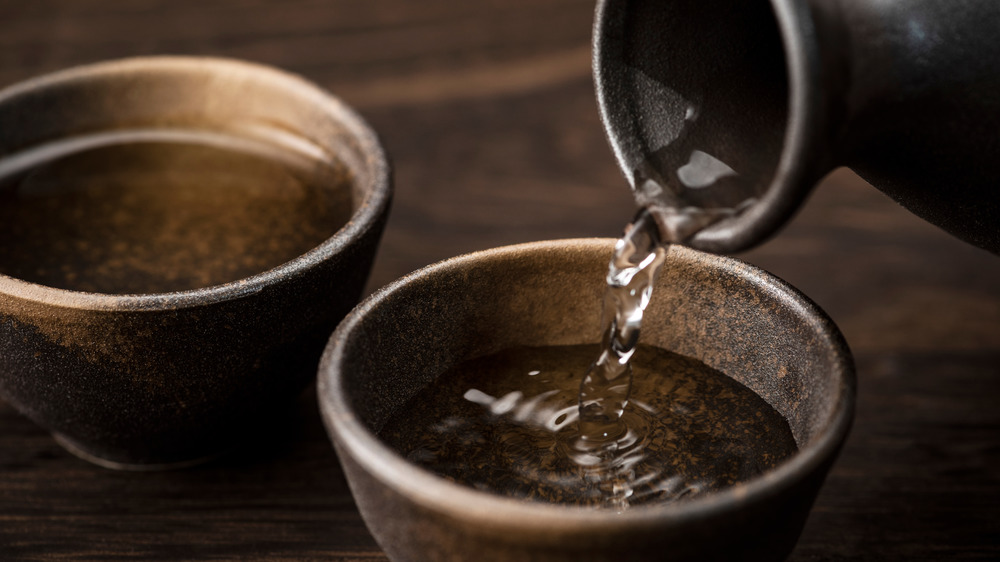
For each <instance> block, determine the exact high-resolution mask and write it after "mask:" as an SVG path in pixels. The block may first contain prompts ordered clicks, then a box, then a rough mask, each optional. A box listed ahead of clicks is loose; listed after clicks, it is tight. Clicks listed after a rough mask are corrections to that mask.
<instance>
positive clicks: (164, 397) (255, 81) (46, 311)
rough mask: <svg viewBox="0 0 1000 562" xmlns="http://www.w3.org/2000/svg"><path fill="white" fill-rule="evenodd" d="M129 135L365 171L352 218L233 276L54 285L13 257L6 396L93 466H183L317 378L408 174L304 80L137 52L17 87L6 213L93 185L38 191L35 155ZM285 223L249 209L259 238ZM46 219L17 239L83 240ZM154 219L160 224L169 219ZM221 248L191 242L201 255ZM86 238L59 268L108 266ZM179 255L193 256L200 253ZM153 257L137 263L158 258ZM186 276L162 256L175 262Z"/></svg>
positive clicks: (8, 133) (6, 159)
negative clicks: (18, 271)
mask: <svg viewBox="0 0 1000 562" xmlns="http://www.w3.org/2000/svg"><path fill="white" fill-rule="evenodd" d="M122 135H125V136H127V137H128V138H130V139H131V138H134V139H137V140H136V142H142V141H143V139H148V138H157V139H161V140H162V139H163V138H167V139H168V140H169V139H175V140H176V139H182V140H183V139H190V138H198V139H209V140H208V141H206V142H209V144H211V143H212V142H216V141H218V140H219V139H228V140H227V141H226V142H229V141H233V142H236V143H238V144H239V145H240V146H243V147H249V148H246V150H248V151H251V152H252V151H254V150H256V151H265V152H266V151H268V150H271V149H272V148H273V149H275V150H279V151H281V152H282V153H283V154H295V155H297V156H295V157H296V158H299V157H301V158H311V159H313V160H315V161H324V162H325V163H329V164H330V165H331V166H333V164H334V163H335V164H336V165H335V166H334V167H335V168H336V170H337V172H336V173H335V174H334V175H336V176H337V177H338V179H337V181H339V182H345V181H346V182H348V184H349V186H348V188H347V189H349V192H350V193H348V194H347V195H346V197H348V198H349V199H348V200H349V201H350V203H349V204H350V210H349V211H347V213H348V214H349V218H348V219H347V221H346V224H343V223H342V226H337V227H332V228H331V229H330V230H329V232H326V231H321V232H320V234H319V236H320V238H319V241H318V243H316V244H315V245H313V246H311V247H307V248H306V249H305V250H304V251H302V252H301V253H297V254H294V256H293V257H291V258H290V259H288V260H287V261H284V262H282V263H279V264H276V265H274V266H273V267H269V268H265V269H262V270H260V271H251V272H249V273H247V274H246V275H243V276H240V277H238V278H236V279H230V280H226V281H224V282H219V283H215V284H212V283H209V284H208V285H206V286H193V287H187V288H183V289H179V290H153V291H148V292H147V291H141V290H140V291H135V290H132V289H129V290H126V291H123V292H116V291H113V290H112V291H88V290H76V289H73V288H66V287H65V286H50V285H47V284H46V282H45V279H46V277H45V273H44V272H42V273H38V275H37V276H34V277H31V278H30V279H28V278H21V277H18V276H16V275H11V274H9V273H10V271H11V269H10V268H12V267H15V266H17V265H18V264H19V263H20V262H17V263H15V262H14V261H10V260H14V258H7V259H8V261H5V262H3V263H0V396H2V397H3V398H4V400H6V401H8V402H9V403H10V404H12V405H13V406H14V407H15V408H17V409H18V410H20V411H21V412H22V413H24V414H25V415H26V416H28V417H29V418H31V419H32V420H34V421H35V422H37V423H38V424H39V425H41V426H42V427H44V428H46V429H48V430H49V431H51V432H52V433H53V434H54V435H55V436H56V438H57V439H58V440H59V442H60V443H62V444H63V445H64V446H66V447H67V448H68V449H69V450H71V451H72V452H74V453H76V454H78V455H80V456H81V457H84V458H86V459H88V460H91V461H93V462H96V463H99V464H102V465H104V466H109V467H115V468H135V469H144V468H163V467H171V466H179V465H184V464H189V463H193V462H198V461H199V460H202V459H205V458H208V457H211V456H213V455H216V454H218V453H219V452H220V451H223V450H225V449H227V448H230V447H232V446H234V445H235V444H237V443H240V442H243V441H245V440H246V439H247V438H250V437H252V435H253V434H254V431H253V428H254V427H255V424H257V423H261V422H262V420H265V419H267V417H268V416H270V415H271V414H272V413H274V412H275V411H276V410H279V409H282V408H285V407H286V405H288V404H290V403H292V402H293V399H294V397H295V396H296V395H297V394H298V393H299V392H300V391H301V390H302V389H303V388H305V386H307V385H308V383H309V382H310V381H311V380H312V379H313V377H314V375H315V369H316V365H317V363H318V361H319V357H320V354H321V352H322V349H323V344H324V342H325V341H326V339H327V338H328V337H329V334H330V332H332V331H333V329H334V327H335V326H336V324H337V322H338V321H339V320H340V319H341V318H343V316H344V315H345V314H346V313H347V312H348V311H350V310H351V308H352V307H353V306H354V305H356V304H357V301H358V300H359V299H360V296H361V292H362V290H363V287H364V284H365V282H366V279H367V277H368V274H369V270H370V267H371V264H372V260H373V258H374V253H375V250H376V246H377V244H378V241H379V239H380V237H381V233H382V230H383V226H384V224H385V220H386V216H387V213H388V209H389V204H390V199H391V181H390V171H389V166H388V163H387V160H386V156H385V154H384V152H383V149H382V147H381V145H380V144H379V141H378V139H377V138H376V136H375V134H374V133H373V132H372V130H371V129H370V128H369V127H368V126H367V125H366V124H365V122H364V121H363V120H362V119H361V118H360V117H359V116H358V115H357V114H355V113H354V112H353V111H352V110H351V109H350V108H349V107H347V106H346V105H345V104H344V103H343V102H341V101H339V100H338V99H336V98H334V97H333V96H331V95H330V94H328V93H326V92H324V91H323V90H321V89H320V88H318V87H316V86H315V85H313V84H310V83H309V82H307V81H306V80H304V79H302V78H299V77H296V76H293V75H290V74H287V73H285V72H282V71H279V70H276V69H272V68H268V67H264V66H260V65H256V64H250V63H245V62H238V61H232V60H222V59H211V58H183V57H154V58H137V59H128V60H121V61H113V62H107V63H100V64H95V65H90V66H84V67H79V68H74V69H69V70H66V71H62V72H58V73H55V74H52V75H48V76H43V77H41V78H37V79H34V80H30V81H27V82H23V83H20V84H17V85H14V86H11V87H9V88H7V89H5V90H3V91H0V171H2V172H3V173H0V176H3V178H6V179H3V178H0V198H3V204H4V205H8V206H13V207H8V208H7V210H6V212H13V213H17V212H18V211H19V207H17V205H27V204H28V203H27V201H28V200H27V198H29V197H31V196H34V195H39V196H42V195H44V196H45V197H48V198H50V199H52V200H53V201H54V203H53V204H54V205H57V206H58V205H60V204H63V203H65V205H73V204H75V203H74V201H77V199H74V197H76V196H77V195H78V194H74V193H71V191H72V190H71V189H69V188H64V187H62V186H61V185H59V184H58V183H52V184H44V185H42V186H41V187H39V186H37V185H36V187H35V188H32V189H38V190H42V191H44V193H41V192H40V191H39V193H34V192H33V193H30V194H28V195H24V194H23V193H21V194H18V190H23V189H24V182H22V181H21V180H16V181H15V180H11V178H12V177H15V176H17V174H18V173H21V172H20V171H19V170H21V169H22V168H31V166H32V165H34V163H33V161H32V159H33V158H34V159H38V158H42V159H45V158H53V157H57V156H59V155H60V154H62V153H61V152H60V151H63V152H73V151H79V150H83V149H90V148H93V147H97V146H99V145H100V144H101V143H103V142H113V141H114V139H116V138H122ZM109 139H110V140H109ZM213 139H214V140H213ZM219 142H222V141H219ZM40 154H41V155H42V156H41V157H40V156H39V155H40ZM102 165H116V163H115V162H113V161H110V162H105V163H104V164H102ZM29 172H30V170H29ZM29 172H24V173H29ZM31 173H33V172H31ZM165 173H172V172H171V171H169V170H168V171H166V172H165ZM25 181H27V180H25ZM37 183H38V182H36V184H37ZM265 187H266V186H265ZM326 188H327V186H326V185H323V186H319V188H318V189H321V190H322V189H326ZM207 189H208V188H206V191H204V193H203V194H202V193H200V192H199V194H198V195H197V197H199V198H200V197H204V198H205V201H206V204H207V201H208V200H210V199H211V198H212V197H213V196H214V194H213V193H211V192H209V191H207ZM127 193H128V191H127V190H126V194H127ZM123 197H125V196H123ZM192 206H193V207H197V206H198V202H195V203H194V205H192ZM54 208H59V207H54ZM277 209H278V208H276V210H274V211H268V208H267V207H266V206H265V207H263V208H262V209H258V212H257V215H255V216H256V217H258V218H260V217H263V218H264V219H268V218H270V217H269V213H279V212H280V211H279V210H277ZM171 211H172V209H170V208H161V207H160V206H156V205H151V206H146V207H140V210H138V211H136V210H135V208H132V209H131V210H130V211H128V212H131V213H139V216H138V220H136V221H135V224H137V225H140V227H142V228H145V226H144V225H146V224H154V222H155V220H158V219H159V218H161V217H162V216H164V215H167V216H169V215H170V212H171ZM124 212H126V211H119V210H116V209H109V210H108V213H107V216H106V217H105V216H100V217H90V219H92V223H91V224H94V225H96V226H95V228H100V227H101V226H102V225H103V222H104V221H113V220H118V219H119V218H120V217H118V216H117V215H118V214H119V213H124ZM143 213H148V214H149V221H150V222H149V223H147V222H146V221H145V218H144V215H143ZM12 216H14V215H12ZM132 218H135V217H132ZM285 218H286V217H282V219H283V220H284V219H285ZM270 224H271V222H270V221H268V220H263V219H262V220H253V221H251V220H247V221H246V222H245V224H238V225H237V226H238V229H237V230H238V231H240V229H246V230H247V231H250V230H254V229H257V234H258V235H259V236H257V238H256V239H258V240H259V239H263V240H267V239H268V237H269V236H270V233H269V232H268V231H267V230H266V229H267V228H270V227H269V225H270ZM32 228H40V229H43V230H31V229H26V230H24V231H16V232H13V231H10V230H9V229H5V230H4V237H3V240H0V243H3V244H7V245H8V247H7V248H6V249H7V250H16V249H17V247H18V246H19V245H30V244H34V243H36V242H37V238H38V237H39V236H42V234H44V237H46V238H55V239H56V240H55V243H57V244H76V243H77V242H78V240H77V239H76V238H74V236H76V235H77V234H79V233H76V234H66V236H65V240H63V239H59V236H61V235H59V234H56V235H53V234H52V232H54V231H52V230H48V231H46V230H44V229H56V228H60V225H59V224H55V219H52V220H51V221H49V222H45V221H39V222H38V224H35V225H32ZM208 228H209V230H211V228H212V225H211V224H209V225H208ZM58 232H62V231H58ZM150 232H151V234H150V236H151V237H155V236H158V235H159V233H158V232H157V231H156V230H155V228H153V227H150ZM39 233H42V234H39ZM130 236H131V237H136V235H135V234H134V233H130ZM275 236H277V234H275ZM140 242H141V240H140ZM208 243H209V241H206V240H200V239H195V240H191V244H192V248H191V251H192V252H193V251H194V250H195V248H194V247H193V246H198V249H199V251H202V250H204V247H203V246H204V245H205V244H208ZM81 247H82V248H83V249H81V251H80V253H78V254H77V255H73V256H72V259H70V260H67V262H66V263H58V264H55V266H54V267H55V269H56V270H57V271H63V270H64V269H67V270H68V271H70V273H69V274H67V275H65V276H64V277H65V278H67V279H68V278H71V277H72V278H76V277H75V276H77V275H84V274H89V273H93V271H92V270H93V269H94V268H97V267H105V266H107V265H108V264H107V263H106V262H101V263H98V262H97V261H95V260H93V259H91V258H90V257H89V256H90V254H88V253H87V249H86V247H85V246H81ZM209 251H211V249H209ZM38 252H40V253H43V254H44V253H45V250H44V249H42V250H38ZM3 255H4V256H9V255H13V254H11V252H6V253H4V254H3ZM29 257H31V258H32V259H34V258H39V256H33V257H32V256H29ZM170 257H171V258H173V259H176V260H177V263H182V262H183V261H184V260H186V259H187V258H186V257H185V254H183V249H182V250H179V251H178V253H176V254H175V255H172V256H170ZM22 258H23V256H22V257H21V258H17V259H22ZM43 258H46V256H44V255H42V256H41V257H40V258H39V259H43ZM147 258H148V259H149V262H148V263H147V262H144V263H141V264H139V266H138V267H137V268H136V269H139V270H141V269H143V267H144V266H147V265H148V266H152V265H153V262H155V261H156V259H155V257H154V258H149V257H148V256H147V257H146V258H142V259H147ZM122 259H139V258H135V257H134V256H129V255H125V256H123V257H122ZM15 261H16V260H15ZM70 262H72V263H70ZM159 265H160V266H162V264H159ZM48 271H50V272H51V271H52V269H51V268H50V269H49V270H48ZM171 273H172V271H171V270H170V268H168V267H161V270H160V273H159V274H158V275H159V276H160V277H163V276H165V275H166V276H169V275H170V274H171ZM122 281H129V280H128V279H122ZM126 286H128V285H126ZM151 286H152V285H151ZM140 288H141V287H140Z"/></svg>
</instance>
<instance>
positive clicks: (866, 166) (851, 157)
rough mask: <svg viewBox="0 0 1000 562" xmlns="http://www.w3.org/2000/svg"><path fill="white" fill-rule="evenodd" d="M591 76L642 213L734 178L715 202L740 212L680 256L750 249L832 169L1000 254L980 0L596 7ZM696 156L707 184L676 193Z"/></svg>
mask: <svg viewBox="0 0 1000 562" xmlns="http://www.w3.org/2000/svg"><path fill="white" fill-rule="evenodd" d="M594 77H595V81H596V86H597V96H598V100H599V103H600V108H601V116H602V119H603V120H604V124H605V128H606V130H607V132H608V135H609V137H610V140H611V144H612V146H613V148H614V151H615V155H616V157H617V159H618V162H619V164H620V166H621V167H622V169H623V170H624V171H625V173H626V176H627V177H628V178H629V180H630V181H631V182H632V184H633V189H634V190H635V196H636V199H637V201H638V202H639V203H640V204H641V205H643V206H646V207H650V208H652V209H653V210H654V213H655V214H659V215H661V217H662V215H663V214H664V213H665V212H668V211H670V209H671V208H675V207H677V206H678V205H682V204H692V205H696V206H697V205H698V204H699V200H698V197H706V195H705V194H706V193H711V191H712V190H713V189H715V188H722V187H725V186H724V185H723V184H726V183H727V182H728V183H730V184H734V185H730V186H729V187H727V188H725V189H720V191H721V192H724V193H723V194H722V195H720V196H719V197H721V198H722V199H721V201H715V202H714V203H713V204H715V205H722V206H729V207H730V208H737V209H740V212H738V213H735V214H733V215H732V216H730V217H728V218H726V219H724V220H721V221H719V222H717V223H715V224H713V225H712V226H710V227H709V228H707V229H705V230H702V231H701V232H699V233H698V234H696V235H695V236H693V237H692V238H691V239H690V240H689V241H688V242H689V243H690V245H692V246H694V247H696V248H699V249H703V250H708V251H713V252H734V251H738V250H741V249H744V248H747V247H749V246H753V245H755V244H757V243H760V242H761V241H763V240H764V239H765V238H767V237H768V236H769V235H771V234H772V233H774V231H776V230H777V229H778V228H779V227H780V226H781V225H783V224H784V223H785V222H787V221H788V219H789V218H790V216H791V215H792V214H793V213H794V211H795V210H796V209H797V208H798V207H799V206H800V205H801V204H802V201H803V200H804V199H805V197H806V195H807V194H808V193H809V191H810V190H811V189H812V187H813V186H814V185H815V184H816V183H817V182H818V181H819V179H820V178H821V177H822V176H823V175H825V174H826V173H827V172H829V171H831V170H832V169H834V168H835V167H837V166H841V165H846V166H848V167H850V168H852V169H853V170H855V171H856V172H857V173H858V174H860V175H861V176H862V177H863V178H865V179H866V180H868V181H870V182H871V183H872V184H873V185H875V186H876V187H878V188H879V189H881V190H882V191H884V192H885V193H887V194H888V195H890V196H891V197H892V198H894V199H895V200H896V201H898V202H899V203H901V204H902V205H904V206H905V207H906V208H908V209H909V210H910V211H912V212H913V213H915V214H917V215H919V216H920V217H923V218H924V219H926V220H927V221H929V222H931V223H934V224H936V225H938V226H940V227H941V228H943V229H945V230H946V231H948V232H950V233H951V234H953V235H955V236H957V237H959V238H961V239H963V240H966V241H968V242H970V243H972V244H975V245H977V246H979V247H982V248H985V249H987V250H989V251H991V252H994V253H1000V189H997V188H996V186H995V185H996V183H997V181H998V178H1000V2H998V1H996V0H906V1H902V0H899V1H893V0H741V1H734V0H669V1H667V0H600V1H599V2H598V5H597V14H596V20H595V26H594ZM699 162H700V163H702V164H704V163H705V162H707V163H708V169H709V170H710V171H711V170H715V171H714V172H713V173H714V175H713V173H709V174H708V183H711V180H713V179H717V183H719V185H718V186H715V185H709V186H707V187H706V186H705V185H701V184H698V183H697V182H695V184H694V185H695V187H696V188H698V189H694V190H688V191H696V192H698V193H697V194H696V197H695V200H694V202H693V203H692V202H690V201H689V202H687V203H683V202H681V203H679V202H678V201H677V199H676V193H677V190H679V189H680V190H683V189H684V187H683V185H682V184H684V183H685V181H684V180H685V173H687V172H690V169H691V167H692V166H694V165H695V164H698V163H699ZM713 166H714V168H713ZM651 175H652V176H654V177H656V178H657V179H658V180H659V183H660V184H661V185H662V186H664V187H665V189H662V190H661V189H659V188H652V189H651V188H649V186H650V185H655V184H649V182H647V181H644V180H643V178H646V177H649V176H651ZM688 175H690V174H688ZM687 183H692V182H691V181H690V179H688V181H687ZM701 183H702V184H703V183H706V182H704V181H703V182H701ZM709 200H711V197H709ZM662 224H663V223H662V222H661V226H662Z"/></svg>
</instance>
